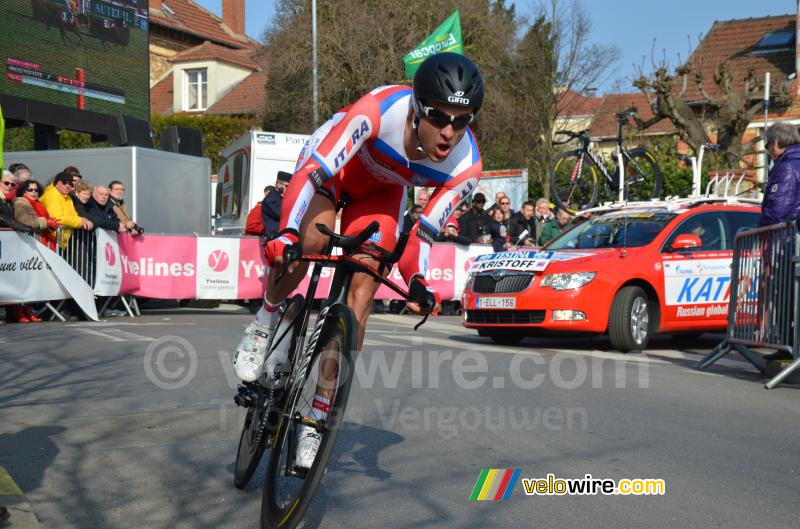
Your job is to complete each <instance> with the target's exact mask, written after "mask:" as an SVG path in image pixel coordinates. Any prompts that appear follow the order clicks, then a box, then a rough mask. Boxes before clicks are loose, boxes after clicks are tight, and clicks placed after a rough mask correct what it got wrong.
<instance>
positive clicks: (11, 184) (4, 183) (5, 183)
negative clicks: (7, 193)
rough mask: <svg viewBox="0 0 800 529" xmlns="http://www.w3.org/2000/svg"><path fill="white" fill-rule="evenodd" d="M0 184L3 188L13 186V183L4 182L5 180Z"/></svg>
mask: <svg viewBox="0 0 800 529" xmlns="http://www.w3.org/2000/svg"><path fill="white" fill-rule="evenodd" d="M0 184H3V185H4V186H8V187H11V186H13V185H14V182H6V181H5V180H3V181H2V182H0Z"/></svg>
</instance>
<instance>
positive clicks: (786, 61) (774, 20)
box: [556, 14, 800, 172]
mask: <svg viewBox="0 0 800 529" xmlns="http://www.w3.org/2000/svg"><path fill="white" fill-rule="evenodd" d="M799 27H800V26H798V17H797V15H796V14H789V15H781V16H767V17H760V18H748V19H736V20H725V21H715V22H714V23H713V24H712V26H711V28H710V29H709V31H708V33H707V34H706V35H705V36H704V37H703V39H702V40H701V41H700V43H699V44H698V46H697V48H696V49H695V50H694V51H693V52H692V54H691V56H690V57H689V58H688V59H687V61H686V65H688V66H690V67H691V74H690V75H688V76H687V82H686V84H685V86H684V85H683V84H682V83H680V82H677V83H675V84H676V86H675V90H676V91H677V94H678V95H679V96H680V97H681V99H682V100H683V101H685V102H686V103H687V104H688V105H689V107H690V108H692V109H693V110H694V111H695V112H696V113H697V114H698V115H709V112H710V111H711V110H712V108H713V107H712V105H711V103H712V102H714V101H715V100H718V99H719V98H721V97H723V94H722V91H721V90H720V88H719V86H718V85H717V83H715V81H714V76H715V74H716V73H717V72H718V70H719V66H720V64H725V65H726V67H727V68H728V70H729V71H730V73H731V83H732V85H733V88H734V89H735V91H736V93H738V94H742V93H743V91H744V83H745V78H746V77H747V74H748V72H749V71H750V70H752V71H753V75H754V79H757V80H759V81H761V82H763V80H764V78H765V74H766V73H767V72H769V74H770V93H771V100H772V101H773V102H774V101H775V97H776V94H777V92H778V91H780V90H786V91H788V93H789V95H790V96H791V104H790V105H789V106H787V107H783V108H777V107H775V106H773V107H771V108H770V109H769V121H770V122H774V121H779V120H780V121H787V122H790V123H794V124H797V125H800V85H799V84H798V82H797V77H798V72H800V62H799V61H800V52H798V37H797V36H798V32H799V30H798V28H799ZM695 73H700V74H701V75H702V82H701V83H700V86H698V84H697V83H696V82H695V78H694V75H695ZM573 94H574V95H573ZM759 97H761V96H759ZM562 99H563V100H564V103H563V104H562V103H560V104H559V109H558V117H557V120H556V130H559V128H569V129H571V130H583V129H589V131H590V135H591V136H592V138H593V139H594V140H595V141H594V147H595V148H597V149H598V150H600V151H601V152H604V153H610V152H613V149H614V138H615V137H616V120H615V118H614V114H615V113H616V112H619V111H622V110H625V109H627V108H629V107H635V108H636V109H637V112H638V115H639V117H640V118H641V119H642V120H644V121H647V120H648V119H650V118H652V117H653V111H652V109H651V105H650V102H649V101H648V98H647V96H646V95H645V94H643V93H642V92H633V93H626V94H606V95H605V96H603V97H602V98H587V97H585V96H583V95H581V94H575V93H574V92H573V93H571V94H568V95H567V96H565V97H562ZM570 101H571V103H570ZM757 102H758V100H757V99H756V100H753V101H751V102H750V104H751V105H752V104H756V103H757ZM709 125H710V122H709ZM708 129H709V133H710V135H711V137H710V139H711V140H712V141H714V140H716V134H715V132H714V131H712V130H710V129H711V127H710V126H709V127H708ZM628 130H629V132H630V129H628ZM763 131H764V114H763V112H762V111H760V109H759V112H757V113H756V114H755V115H754V116H753V118H752V120H751V122H750V124H749V125H748V127H747V131H746V133H745V135H744V138H743V140H744V141H749V140H750V139H753V138H755V137H760V136H761V135H763ZM675 134H676V130H675V128H674V126H673V125H672V122H671V121H670V120H668V119H662V120H661V121H658V122H656V123H655V124H653V125H652V126H650V127H648V128H647V129H645V130H643V131H638V132H637V133H636V138H637V140H638V141H639V142H646V141H647V140H648V139H653V138H657V137H664V136H672V137H674V136H675ZM756 161H758V160H756ZM761 171H762V172H763V169H762V170H761Z"/></svg>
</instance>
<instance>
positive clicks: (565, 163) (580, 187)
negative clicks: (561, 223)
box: [550, 150, 600, 214]
mask: <svg viewBox="0 0 800 529" xmlns="http://www.w3.org/2000/svg"><path fill="white" fill-rule="evenodd" d="M599 189H600V188H599V181H598V176H597V168H596V167H595V166H594V163H593V162H592V161H591V160H590V159H589V157H588V156H586V154H585V153H584V152H583V151H579V150H575V151H568V152H565V153H564V154H562V155H561V156H559V158H558V161H557V162H556V164H555V166H554V167H553V171H552V173H550V191H551V193H552V197H553V201H554V202H555V203H556V206H558V207H559V208H560V209H564V210H566V211H568V212H570V213H572V214H575V213H577V212H579V211H582V210H584V209H589V208H591V207H592V206H594V205H595V204H596V203H597V197H598V195H599V193H600V191H599Z"/></svg>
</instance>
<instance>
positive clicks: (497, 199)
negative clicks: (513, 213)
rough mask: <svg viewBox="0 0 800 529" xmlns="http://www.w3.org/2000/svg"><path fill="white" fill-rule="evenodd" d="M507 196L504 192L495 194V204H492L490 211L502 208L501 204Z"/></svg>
mask: <svg viewBox="0 0 800 529" xmlns="http://www.w3.org/2000/svg"><path fill="white" fill-rule="evenodd" d="M505 196H506V194H505V193H504V192H503V191H498V192H497V193H495V194H494V204H492V207H491V208H489V209H492V208H499V207H500V202H501V201H502V200H503V198H505ZM509 203H510V202H509Z"/></svg>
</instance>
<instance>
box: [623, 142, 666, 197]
mask: <svg viewBox="0 0 800 529" xmlns="http://www.w3.org/2000/svg"><path fill="white" fill-rule="evenodd" d="M662 183H663V177H662V175H661V168H660V167H659V166H658V162H656V159H655V157H654V156H653V155H652V154H651V153H650V151H648V150H647V149H645V148H642V147H640V148H638V149H634V150H632V151H630V152H629V153H628V154H627V156H625V197H626V199H627V200H628V201H630V202H642V201H648V200H651V199H654V198H658V197H659V195H660V194H661V185H662Z"/></svg>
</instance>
